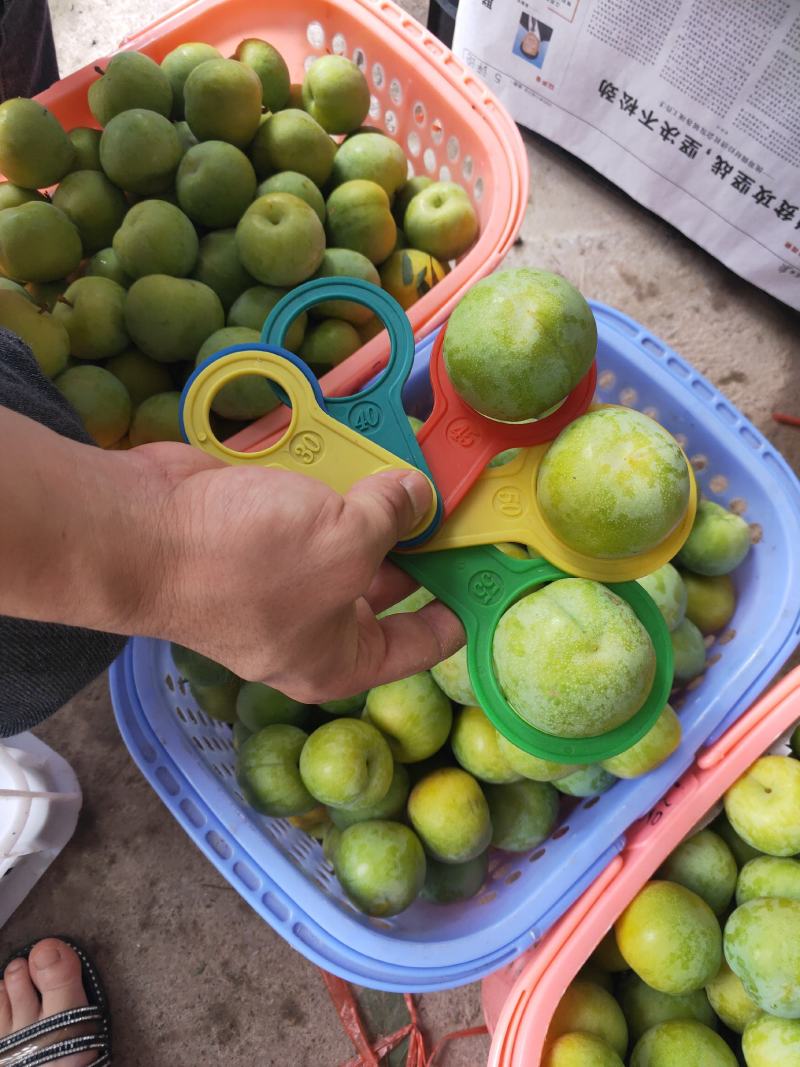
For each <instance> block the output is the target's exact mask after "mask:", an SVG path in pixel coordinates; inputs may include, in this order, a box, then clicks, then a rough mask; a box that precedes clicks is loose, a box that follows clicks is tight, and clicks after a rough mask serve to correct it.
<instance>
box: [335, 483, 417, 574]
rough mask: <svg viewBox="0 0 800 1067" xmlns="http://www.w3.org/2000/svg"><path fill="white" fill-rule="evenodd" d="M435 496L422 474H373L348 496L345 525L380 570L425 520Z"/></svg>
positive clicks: (346, 499)
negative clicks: (398, 546) (389, 556)
mask: <svg viewBox="0 0 800 1067" xmlns="http://www.w3.org/2000/svg"><path fill="white" fill-rule="evenodd" d="M432 497H433V490H432V488H431V485H430V482H429V481H428V479H427V478H426V477H425V475H424V474H421V473H420V472H419V471H415V470H402V471H385V472H382V473H381V474H372V475H370V477H369V478H364V479H362V481H360V482H357V483H356V484H355V485H354V486H353V488H352V489H351V490H350V491H349V492H348V493H347V494H346V496H345V498H344V502H345V509H344V510H345V514H344V517H345V523H346V525H348V526H349V527H350V529H352V532H353V536H354V537H357V538H358V540H359V543H360V544H361V546H362V547H363V551H364V553H365V554H366V555H367V556H369V557H370V558H371V560H372V561H373V562H374V564H375V566H376V567H377V565H378V564H379V563H380V561H381V560H382V559H384V557H385V556H386V554H387V552H389V550H390V549H391V548H393V547H394V545H395V544H396V543H397V542H398V541H402V540H403V539H404V538H405V537H407V536H408V535H409V534H410V533H411V531H412V530H413V529H414V527H415V526H416V525H417V524H418V523H419V522H420V521H421V520H422V519H423V518H424V517H425V514H426V512H427V511H428V509H429V508H430V506H431V500H432Z"/></svg>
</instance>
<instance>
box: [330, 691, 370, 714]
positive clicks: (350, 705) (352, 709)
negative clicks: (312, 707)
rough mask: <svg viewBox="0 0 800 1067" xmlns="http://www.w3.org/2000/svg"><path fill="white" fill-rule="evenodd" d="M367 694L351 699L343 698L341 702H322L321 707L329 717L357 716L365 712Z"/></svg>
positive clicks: (359, 694)
mask: <svg viewBox="0 0 800 1067" xmlns="http://www.w3.org/2000/svg"><path fill="white" fill-rule="evenodd" d="M367 695H368V694H367V693H366V692H364V693H356V694H355V695H354V696H351V697H342V698H341V699H340V700H323V701H320V705H319V706H320V707H321V708H322V710H323V711H327V713H328V714H329V715H355V714H358V713H359V712H361V711H363V710H364V705H365V704H366V702H367Z"/></svg>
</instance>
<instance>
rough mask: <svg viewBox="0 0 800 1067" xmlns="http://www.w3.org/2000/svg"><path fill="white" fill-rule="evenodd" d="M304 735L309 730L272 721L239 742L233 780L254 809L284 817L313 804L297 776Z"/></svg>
mask: <svg viewBox="0 0 800 1067" xmlns="http://www.w3.org/2000/svg"><path fill="white" fill-rule="evenodd" d="M307 739H308V734H305V733H303V731H302V730H300V729H299V728H298V727H297V726H291V725H289V724H288V723H275V724H273V725H272V726H265V727H263V729H261V730H259V731H258V733H255V734H253V736H252V737H249V738H248V739H247V740H246V741H245V742H244V743H243V744H242V746H241V748H240V749H239V758H238V759H237V761H236V780H237V781H238V783H239V786H240V788H241V790H242V793H243V794H244V796H245V799H246V800H247V802H248V803H249V804H251V805H252V806H253V807H254V808H255V809H256V811H260V812H261V813H262V814H263V815H275V816H280V817H282V818H285V817H286V816H287V815H302V814H303V812H306V811H311V809H312V808H314V807H316V803H317V802H316V800H315V799H314V797H313V796H312V795H311V793H309V791H308V790H307V789H306V787H305V785H304V784H303V782H302V779H301V777H300V769H299V761H300V754H301V752H302V751H303V746H304V745H305V743H306V741H307Z"/></svg>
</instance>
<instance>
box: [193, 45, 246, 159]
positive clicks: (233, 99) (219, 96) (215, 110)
mask: <svg viewBox="0 0 800 1067" xmlns="http://www.w3.org/2000/svg"><path fill="white" fill-rule="evenodd" d="M261 96H262V87H261V79H260V78H259V77H258V75H257V74H256V72H255V71H254V70H252V69H251V68H250V67H248V66H246V65H245V64H244V63H238V62H237V61H236V60H235V59H208V60H206V61H205V62H204V63H200V64H199V65H198V66H196V67H195V68H194V69H193V70H191V71H190V72H189V75H188V77H187V78H186V81H185V82H184V83H183V109H184V114H185V116H186V121H187V122H188V123H189V128H190V129H191V131H192V133H193V134H194V135H195V137H196V138H197V140H198V141H227V142H229V143H230V144H232V145H236V147H237V148H245V147H246V146H247V145H249V144H250V142H251V141H252V140H253V137H254V136H255V134H256V131H257V130H258V128H259V123H260V122H261Z"/></svg>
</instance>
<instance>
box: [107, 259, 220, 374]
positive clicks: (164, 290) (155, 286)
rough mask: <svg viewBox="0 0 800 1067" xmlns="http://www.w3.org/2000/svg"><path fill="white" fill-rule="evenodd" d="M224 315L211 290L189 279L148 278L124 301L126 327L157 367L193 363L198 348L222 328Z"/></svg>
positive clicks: (167, 276)
mask: <svg viewBox="0 0 800 1067" xmlns="http://www.w3.org/2000/svg"><path fill="white" fill-rule="evenodd" d="M224 322H225V312H224V311H223V310H222V304H221V303H220V301H219V297H218V296H217V294H216V293H215V292H214V290H213V289H209V287H208V286H207V285H203V283H202V282H196V281H192V280H191V279H189V278H173V277H171V276H170V275H169V274H149V275H147V276H146V277H144V278H139V279H138V280H137V281H135V282H134V283H133V285H132V286H131V287H130V289H129V290H128V295H127V297H126V300H125V327H126V329H127V331H128V333H129V335H130V337H131V340H132V341H133V343H134V344H135V345H136V347H137V348H139V349H141V351H142V352H144V353H145V355H148V356H151V357H152V358H153V359H155V360H157V361H158V362H159V363H177V362H179V361H181V360H189V359H194V358H195V356H196V355H197V350H198V348H199V347H200V346H201V345H202V344H203V342H204V341H205V339H206V338H207V337H209V336H210V335H211V334H212V333H214V331H215V330H219V329H221V328H222V325H223V323H224Z"/></svg>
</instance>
